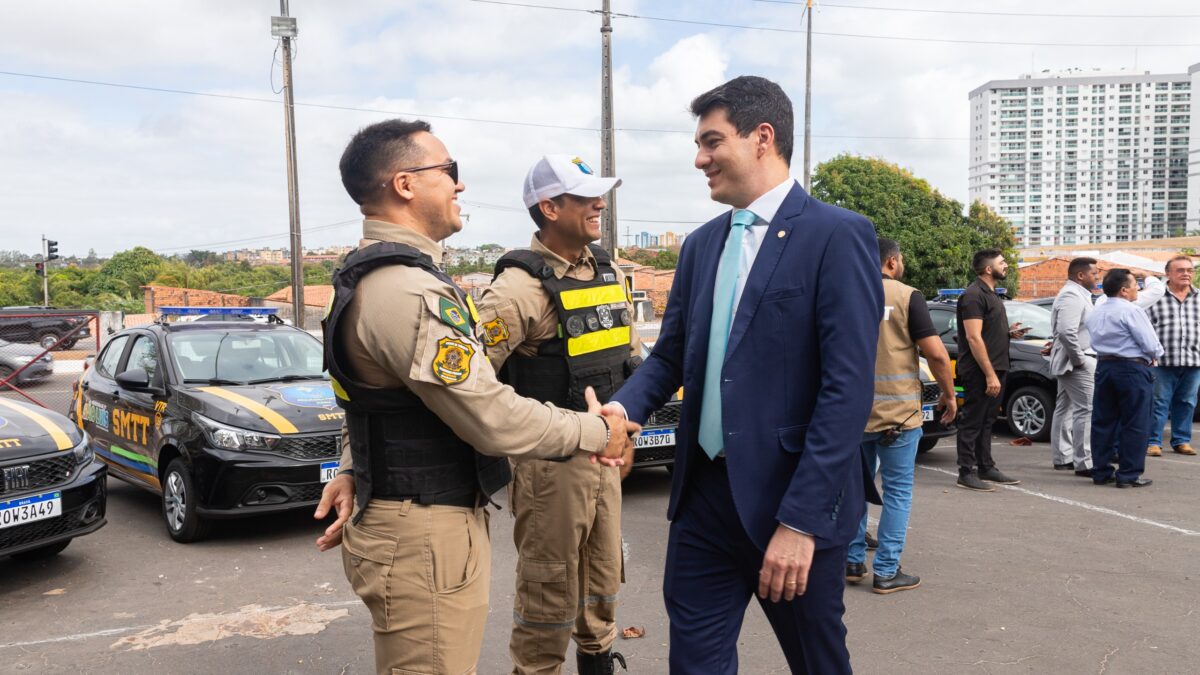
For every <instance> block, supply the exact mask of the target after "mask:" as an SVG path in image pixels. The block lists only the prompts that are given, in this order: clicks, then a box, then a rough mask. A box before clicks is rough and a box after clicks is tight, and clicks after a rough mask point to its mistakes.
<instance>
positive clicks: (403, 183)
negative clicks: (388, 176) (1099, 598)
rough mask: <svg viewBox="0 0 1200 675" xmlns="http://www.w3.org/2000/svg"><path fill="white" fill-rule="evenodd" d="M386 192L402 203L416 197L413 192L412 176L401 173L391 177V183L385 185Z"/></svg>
mask: <svg viewBox="0 0 1200 675" xmlns="http://www.w3.org/2000/svg"><path fill="white" fill-rule="evenodd" d="M387 192H388V193H389V194H394V195H396V196H398V197H399V198H400V199H402V200H404V201H411V200H412V199H413V197H415V196H416V192H414V191H413V174H411V173H408V172H407V171H401V172H400V173H397V174H395V175H393V176H392V180H391V182H389V183H388V184H387Z"/></svg>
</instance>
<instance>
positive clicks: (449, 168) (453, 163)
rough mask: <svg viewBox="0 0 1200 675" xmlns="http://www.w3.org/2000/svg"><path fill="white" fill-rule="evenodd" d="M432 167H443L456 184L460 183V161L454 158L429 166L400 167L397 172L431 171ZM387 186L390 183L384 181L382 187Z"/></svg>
mask: <svg viewBox="0 0 1200 675" xmlns="http://www.w3.org/2000/svg"><path fill="white" fill-rule="evenodd" d="M431 169H441V170H442V171H445V172H446V173H447V174H448V175H449V176H450V180H452V181H454V184H455V185H458V161H457V160H453V159H452V160H450V161H449V162H446V163H444V164H430V165H429V166H416V167H413V168H411V169H400V170H399V171H397V172H396V173H417V172H418V171H429V170H431ZM387 186H388V184H387V183H384V184H383V185H382V186H381V187H387Z"/></svg>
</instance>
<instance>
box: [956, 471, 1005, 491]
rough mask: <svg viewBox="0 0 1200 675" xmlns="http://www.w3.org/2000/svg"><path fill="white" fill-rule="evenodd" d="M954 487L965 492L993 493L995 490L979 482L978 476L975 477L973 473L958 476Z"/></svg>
mask: <svg viewBox="0 0 1200 675" xmlns="http://www.w3.org/2000/svg"><path fill="white" fill-rule="evenodd" d="M956 485H958V487H960V488H965V489H967V490H975V491H976V492H993V491H995V489H996V488H994V487H992V486H991V485H988V484H987V483H985V482H983V481H981V480H979V476H976V475H975V474H974V473H960V474H958V483H956Z"/></svg>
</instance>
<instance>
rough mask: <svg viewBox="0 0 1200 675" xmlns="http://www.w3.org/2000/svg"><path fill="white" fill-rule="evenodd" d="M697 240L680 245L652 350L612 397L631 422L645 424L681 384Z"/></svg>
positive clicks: (690, 240) (695, 238)
mask: <svg viewBox="0 0 1200 675" xmlns="http://www.w3.org/2000/svg"><path fill="white" fill-rule="evenodd" d="M699 238H700V237H697V236H696V235H693V236H692V238H689V239H687V240H685V241H684V243H683V250H682V252H681V254H680V256H679V266H678V267H677V268H676V270H675V283H673V284H671V293H670V295H669V296H668V297H667V308H666V311H664V312H663V317H662V322H661V325H660V327H659V332H658V340H656V341H655V342H654V350H653V351H651V352H650V356H649V357H648V358H647V359H646V360H645V362H643V363H642V365H641V366H639V367H638V369H637V370H635V371H633V376H631V377H630V378H629V379H628V380H626V381H625V384H624V385H623V386H622V387H621V389H620V390H618V391H617V393H616V394H615V395H614V396H613V401H616V402H617V403H620V404H621V406H622V407H624V408H625V414H626V415H627V416H628V417H629V420H630V421H632V422H637V423H638V424H643V423H645V421H646V418H647V417H649V416H650V413H652V412H654V411H655V410H658V409H659V408H660V407H662V405H663V404H664V403H666V402H667V401H668V400H670V398H671V395H672V394H674V393H675V391H676V390H678V389H679V387H680V386H682V385H683V350H684V345H685V340H684V331H685V330H686V329H687V310H688V306H689V304H690V294H691V288H692V283H691V270H692V263H693V261H694V259H695V255H694V252H695V250H696V246H695V245H693V243H692V242H693V241H695V240H697V239H699Z"/></svg>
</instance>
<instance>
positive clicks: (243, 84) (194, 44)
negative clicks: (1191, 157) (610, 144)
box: [0, 0, 1200, 254]
mask: <svg viewBox="0 0 1200 675" xmlns="http://www.w3.org/2000/svg"><path fill="white" fill-rule="evenodd" d="M517 1H519V2H520V1H523V2H525V4H543V5H552V6H557V7H567V8H575V9H594V8H597V7H599V5H600V0H586V1H585V0H517ZM853 6H856V7H858V8H857V9H856V8H854V7H853ZM864 6H866V7H892V8H901V7H907V8H910V9H911V8H923V9H931V10H952V11H990V12H1013V13H1063V14H1071V13H1087V14H1108V15H1113V14H1137V15H1166V14H1187V13H1189V12H1192V9H1191V8H1192V6H1193V4H1192V3H1188V2H1181V1H1176V2H1169V1H1165V0H1162V1H1156V0H1146V1H1144V2H1141V3H1139V4H1137V5H1131V4H1129V3H1124V2H1117V1H1116V0H1095V1H1091V2H1079V1H1075V0H1064V1H1061V2H1055V3H1043V2H1038V1H1036V0H996V1H994V2H951V1H948V0H915V1H914V2H910V3H901V2H898V1H897V0H843V1H842V2H840V3H835V4H832V5H826V4H822V3H818V10H817V12H816V23H815V24H814V26H815V28H816V30H817V32H818V33H821V32H826V33H840V34H843V36H833V35H818V36H817V37H816V39H815V40H814V72H815V78H814V79H815V85H814V115H813V117H814V119H813V131H814V134H817V135H818V136H819V137H818V138H816V139H814V142H813V155H814V163H816V162H819V161H821V160H823V159H827V158H829V157H832V156H834V155H836V154H839V153H842V152H852V153H856V154H865V155H873V156H881V157H884V158H886V159H888V160H890V161H893V162H896V163H898V164H900V165H902V166H905V167H908V168H909V169H911V170H912V171H914V172H915V173H916V174H917V175H919V176H922V177H924V178H927V179H928V180H929V181H930V182H931V183H932V184H933V185H934V186H935V187H937V188H938V189H940V190H941V191H943V192H944V193H946V194H947V195H949V196H951V197H954V198H956V199H959V200H965V199H966V178H967V176H966V165H967V148H968V146H967V143H966V141H965V138H966V135H967V127H968V113H967V92H968V91H969V90H970V89H972V88H974V87H976V86H978V85H980V84H982V83H984V82H985V81H987V80H990V79H1005V78H1011V77H1016V76H1018V75H1020V74H1021V73H1025V72H1029V71H1030V66H1031V63H1032V65H1033V67H1034V68H1035V69H1036V70H1042V69H1064V68H1069V67H1081V68H1103V69H1109V70H1111V69H1116V68H1121V67H1125V68H1130V69H1132V68H1133V66H1134V62H1135V59H1136V62H1137V66H1138V70H1139V71H1140V70H1152V71H1154V72H1184V71H1186V69H1187V67H1188V65H1190V64H1191V63H1195V62H1198V61H1200V48H1196V47H1191V48H1159V47H1141V48H1138V49H1136V50H1135V49H1134V48H1132V47H1109V48H1095V47H1069V46H1057V47H1052V46H1028V45H1025V46H1021V45H1007V46H1006V45H984V44H947V43H937V42H921V41H896V40H881V39H868V38H857V37H845V36H844V35H846V34H857V35H889V36H905V37H919V38H937V39H949V40H967V41H971V40H989V41H1013V42H1041V43H1081V42H1087V43H1100V44H1110V45H1114V44H1121V45H1129V44H1143V45H1151V44H1165V43H1200V38H1196V37H1195V36H1196V35H1198V34H1200V31H1197V28H1200V19H1196V18H1173V19H1165V18H1126V19H1104V18H1084V17H1075V18H1054V17H1029V16H995V15H992V16H983V15H964V14H934V13H917V12H895V11H881V10H875V9H862V7H864ZM278 11H279V5H278V3H277V2H270V1H269V0H202V1H197V0H193V1H192V2H188V3H184V2H179V1H177V0H136V1H134V0H111V1H109V2H105V3H95V2H85V1H83V0H77V1H74V2H58V1H53V0H47V1H46V2H39V3H6V5H5V7H4V8H3V9H2V10H0V19H2V20H0V70H3V71H8V72H13V73H25V74H32V75H42V76H53V77H63V78H70V79H79V80H96V81H104V82H113V83H123V84H131V85H139V86H148V87H160V88H173V89H183V90H188V91H196V92H210V93H217V94H229V95H236V96H245V97H251V98H263V99H268V101H269V102H266V103H263V102H250V101H239V100H228V99H220V98H209V97H198V96H187V95H179V94H168V93H155V92H146V91H137V90H132V89H124V88H113V87H103V86H95V85H87V84H79V83H68V82H56V81H48V80H40V79H33V78H29V77H19V76H12V75H0V101H3V105H0V148H3V152H0V228H2V229H0V231H3V232H4V238H3V243H2V244H0V248H6V249H14V248H15V249H21V250H25V251H32V250H35V249H36V248H37V247H38V246H39V242H38V237H39V236H40V234H41V233H43V232H44V233H46V234H48V235H49V236H51V238H55V239H58V240H59V241H60V242H61V245H60V246H61V248H62V250H63V251H65V252H68V253H79V254H83V253H86V252H87V250H88V249H89V248H94V249H96V251H97V252H99V253H101V254H110V253H112V252H114V251H117V250H122V249H126V248H130V247H132V246H135V245H142V246H148V247H150V248H152V249H155V250H158V251H162V252H168V253H169V252H175V251H179V250H184V251H186V250H187V249H188V248H192V247H197V248H215V249H225V248H236V247H238V246H240V245H243V243H244V245H251V246H260V245H269V246H284V245H286V243H287V219H288V214H287V194H286V182H285V176H284V153H283V131H282V108H281V103H280V101H281V96H280V95H278V94H276V93H275V92H274V91H273V90H272V74H274V86H275V88H276V89H277V88H278V87H279V83H280V78H279V72H278V66H277V65H275V66H274V67H273V66H272V55H273V52H274V50H275V46H276V45H275V42H274V41H273V40H272V38H271V37H270V33H269V22H270V16H271V15H272V14H277V13H278ZM613 11H614V12H617V13H626V14H636V15H640V16H653V17H665V18H675V19H684V20H690V21H700V22H710V23H726V24H740V25H751V26H771V27H779V28H796V29H799V28H801V27H802V24H801V23H800V8H799V7H797V6H789V5H786V4H779V3H769V2H760V1H755V0H729V1H726V2H717V1H705V0H697V1H683V0H638V1H634V0H613ZM291 13H292V14H293V15H294V16H296V17H297V20H298V24H299V30H300V38H299V40H298V44H297V51H298V57H297V61H296V64H295V71H296V74H295V77H296V99H297V102H298V103H312V104H321V105H333V106H345V107H353V108H369V109H375V110H381V111H395V112H409V113H421V114H424V115H448V116H454V117H472V118H479V119H496V120H509V121H517V122H524V123H534V124H539V123H541V124H557V125H567V126H577V127H586V128H595V127H598V126H599V122H600V118H599V94H600V83H599V51H600V34H599V24H600V20H599V17H597V16H596V15H594V14H589V13H583V12H567V11H550V10H542V9H535V8H527V7H514V6H499V5H493V4H485V3H478V2H471V1H470V0H438V1H436V2H435V1H431V0H424V1H421V0H411V1H408V2H395V1H384V0H358V1H355V2H337V3H335V2H329V1H327V0H320V1H318V0H294V1H293V2H291ZM1194 13H1197V14H1200V10H1196V11H1195V12H1194ZM614 29H615V32H614V57H615V64H616V97H615V108H616V122H617V126H618V127H626V128H653V129H677V130H683V131H690V129H691V127H692V123H693V122H692V120H691V119H690V117H689V116H688V115H687V113H686V107H687V104H688V101H689V100H690V98H691V97H693V96H695V95H696V94H698V93H700V92H702V91H704V90H705V89H707V88H709V87H712V86H714V85H716V84H719V83H720V82H722V81H724V80H726V79H728V78H730V77H733V76H735V75H740V74H758V75H763V76H766V77H769V78H771V79H774V80H776V81H778V82H780V83H781V84H782V85H783V86H784V88H785V89H786V90H787V91H788V92H789V93H790V94H791V95H792V96H793V100H794V102H795V105H796V112H797V123H798V125H801V124H802V117H801V115H802V106H803V98H802V97H803V85H804V41H803V36H802V35H800V34H788V33H781V32H768V31H751V30H741V29H734V28H724V27H717V26H704V25H695V24H685V23H670V22H661V21H651V20H647V19H635V18H617V19H614ZM389 116H391V115H389V114H386V113H382V112H358V111H348V110H331V109H320V108H314V107H301V108H299V109H298V111H297V136H298V142H299V145H298V147H299V175H300V187H301V196H300V203H301V223H302V227H303V229H304V232H305V236H304V242H305V245H306V246H318V245H330V244H348V243H354V242H355V241H356V240H357V237H358V230H359V228H358V226H357V225H356V224H355V222H353V221H355V220H356V219H357V218H358V214H357V211H356V209H355V207H354V205H353V203H352V202H351V201H350V200H349V198H347V197H346V196H345V193H344V191H343V190H342V188H341V185H340V181H339V179H338V175H337V158H338V156H339V155H340V153H341V150H342V148H343V147H344V145H345V143H346V141H347V140H348V139H349V137H350V135H351V134H353V132H354V131H355V130H356V129H358V128H359V127H361V126H363V125H365V124H369V123H371V122H373V121H376V120H379V119H384V118H387V117H389ZM431 121H432V123H433V124H434V129H435V132H436V133H437V134H438V135H439V136H440V137H441V138H442V139H443V140H444V141H445V142H446V144H447V146H448V147H449V148H450V151H451V153H452V154H453V155H454V156H455V157H456V158H458V159H459V160H460V162H461V172H462V176H463V180H464V181H465V183H466V185H467V191H466V193H464V195H463V196H462V201H463V203H464V206H465V209H464V210H465V212H467V213H469V214H470V220H469V222H468V223H467V226H466V229H465V230H464V231H463V232H462V233H461V234H458V235H456V236H455V237H454V238H453V240H452V241H451V243H452V244H456V245H473V244H478V243H485V242H497V243H501V244H506V245H523V244H525V243H527V241H528V239H529V235H530V232H531V230H532V223H530V222H529V220H528V217H527V216H526V215H525V214H524V213H523V212H522V210H521V208H520V207H521V203H520V194H519V187H520V182H521V178H522V177H523V175H524V173H525V171H526V170H527V168H528V167H529V166H530V165H531V164H532V163H533V162H534V161H535V160H536V159H537V158H538V157H539V156H540V155H541V154H545V153H573V154H580V155H582V156H583V157H584V158H585V159H587V160H588V161H589V162H590V163H592V164H593V165H595V166H597V167H598V166H599V163H600V162H599V133H598V132H595V131H574V130H564V129H544V128H538V127H534V126H513V125H498V124H487V123H480V122H466V121H454V120H444V119H431ZM831 136H841V137H831ZM879 136H894V137H904V138H899V139H887V138H870V137H879ZM945 138H950V139H964V140H937V139H945ZM617 141H618V145H617V168H618V172H617V173H618V175H620V176H621V177H622V178H623V179H624V181H625V182H624V185H623V186H622V187H621V188H620V189H619V192H618V196H619V199H618V207H619V208H618V216H619V219H620V220H621V231H622V234H624V233H625V232H626V231H631V232H634V233H636V232H639V231H641V230H647V231H651V232H662V231H665V230H668V229H670V230H675V231H687V230H690V229H691V228H693V227H695V225H694V223H695V222H697V221H704V220H706V219H708V218H710V217H712V216H713V215H715V214H717V213H719V212H720V211H721V210H722V207H721V206H719V205H716V204H713V203H712V202H710V201H709V200H708V198H707V191H706V189H705V187H704V181H703V179H702V176H701V174H700V173H699V172H698V171H696V170H695V169H694V168H693V167H692V154H693V145H692V139H691V136H690V133H643V132H636V133H635V132H625V133H620V134H618V137H617ZM796 148H797V150H796V157H795V159H794V162H793V167H794V174H795V175H797V176H799V175H800V161H801V156H800V148H801V142H800V139H799V137H797V142H796ZM496 207H500V208H496ZM646 220H648V221H665V222H649V223H647V222H635V221H646ZM339 223H344V224H339ZM242 240H251V241H245V242H242Z"/></svg>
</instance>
